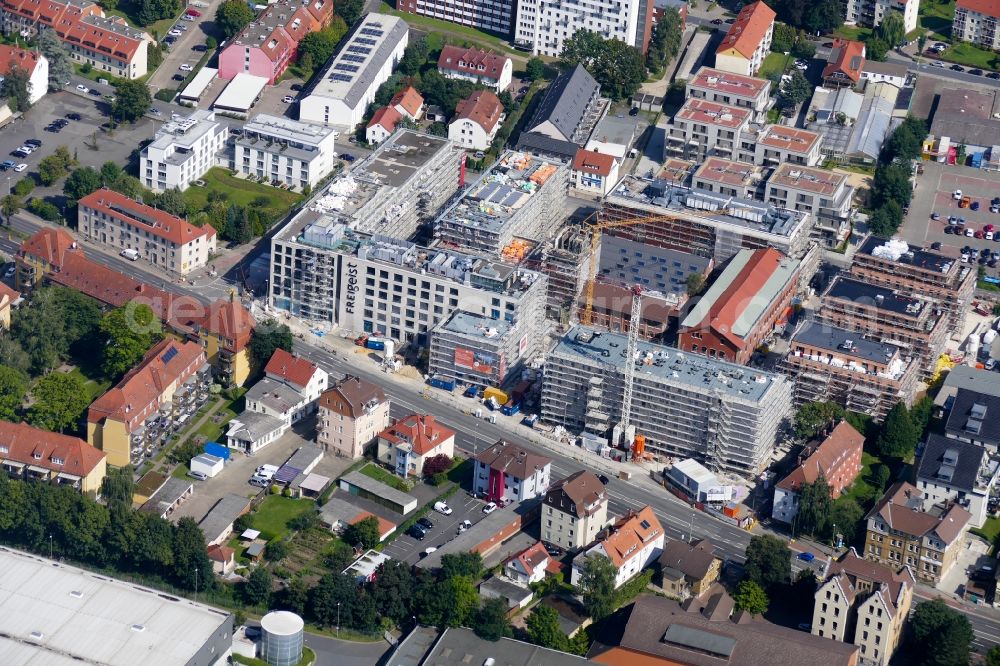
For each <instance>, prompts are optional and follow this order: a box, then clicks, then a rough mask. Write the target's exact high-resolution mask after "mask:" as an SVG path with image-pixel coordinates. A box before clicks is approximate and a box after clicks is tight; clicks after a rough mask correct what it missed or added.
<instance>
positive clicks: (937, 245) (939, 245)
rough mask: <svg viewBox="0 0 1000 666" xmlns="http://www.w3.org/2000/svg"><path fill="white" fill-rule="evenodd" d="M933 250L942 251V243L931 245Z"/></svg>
mask: <svg viewBox="0 0 1000 666" xmlns="http://www.w3.org/2000/svg"><path fill="white" fill-rule="evenodd" d="M931 249H932V250H940V249H941V243H939V242H934V243H931Z"/></svg>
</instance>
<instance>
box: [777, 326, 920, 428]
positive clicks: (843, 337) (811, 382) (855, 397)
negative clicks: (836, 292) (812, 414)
mask: <svg viewBox="0 0 1000 666" xmlns="http://www.w3.org/2000/svg"><path fill="white" fill-rule="evenodd" d="M781 371H782V372H783V373H785V374H786V375H788V376H789V377H790V378H791V379H793V380H794V385H795V392H794V397H795V404H796V405H797V406H798V405H803V404H805V403H807V402H835V403H837V404H838V405H842V406H843V407H844V408H846V409H849V410H850V411H852V412H859V413H861V414H869V415H871V416H873V417H874V418H875V420H876V421H881V420H882V419H883V418H885V415H886V414H888V413H889V410H890V409H892V407H893V405H895V404H896V403H897V402H902V403H903V404H905V405H910V404H912V403H913V398H914V395H915V393H916V390H917V383H918V382H919V381H920V359H919V358H918V357H912V356H910V352H909V351H908V350H905V349H901V348H900V347H898V346H897V345H894V344H889V343H885V342H875V341H874V340H870V339H867V338H865V337H863V335H862V334H861V333H859V332H858V331H857V330H854V331H848V330H845V329H843V328H838V327H836V326H833V325H831V324H825V323H817V322H812V321H807V322H804V323H803V324H801V325H800V326H799V328H798V329H797V330H796V331H795V333H794V334H793V335H792V338H791V341H790V342H789V345H788V355H787V356H786V357H785V359H784V360H783V361H782V365H781Z"/></svg>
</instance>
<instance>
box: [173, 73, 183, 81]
mask: <svg viewBox="0 0 1000 666" xmlns="http://www.w3.org/2000/svg"><path fill="white" fill-rule="evenodd" d="M171 78H172V79H173V80H174V81H183V80H184V75H183V74H174V75H173V76H172V77H171Z"/></svg>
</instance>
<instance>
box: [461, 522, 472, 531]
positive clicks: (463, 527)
mask: <svg viewBox="0 0 1000 666" xmlns="http://www.w3.org/2000/svg"><path fill="white" fill-rule="evenodd" d="M470 527H472V521H471V520H463V521H462V522H460V523H459V524H458V534H461V533H462V532H464V531H465V530H467V529H469V528H470Z"/></svg>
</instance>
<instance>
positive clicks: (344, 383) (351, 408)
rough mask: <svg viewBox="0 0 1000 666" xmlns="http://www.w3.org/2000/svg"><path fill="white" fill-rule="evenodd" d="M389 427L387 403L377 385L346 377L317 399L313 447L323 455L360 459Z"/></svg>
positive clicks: (387, 400) (351, 376)
mask: <svg viewBox="0 0 1000 666" xmlns="http://www.w3.org/2000/svg"><path fill="white" fill-rule="evenodd" d="M388 427H389V399H388V398H386V396H385V393H384V392H383V391H382V389H381V388H380V387H379V386H378V385H377V384H372V383H371V382H369V381H367V380H364V379H361V378H360V377H355V376H353V375H347V376H346V377H344V378H343V379H341V380H340V381H339V382H337V383H336V384H334V385H333V386H331V387H330V388H329V389H327V390H326V391H325V392H324V393H323V395H321V396H320V399H319V416H318V417H317V428H316V431H317V432H316V443H317V444H319V445H320V446H322V447H323V450H324V451H332V452H333V453H335V454H336V455H338V456H343V457H345V458H351V459H352V460H353V459H355V458H360V457H361V456H362V455H363V454H364V452H365V447H367V446H368V445H369V444H371V443H372V442H373V441H375V438H376V437H378V434H379V433H380V432H382V431H383V430H385V429H386V428H388Z"/></svg>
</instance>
